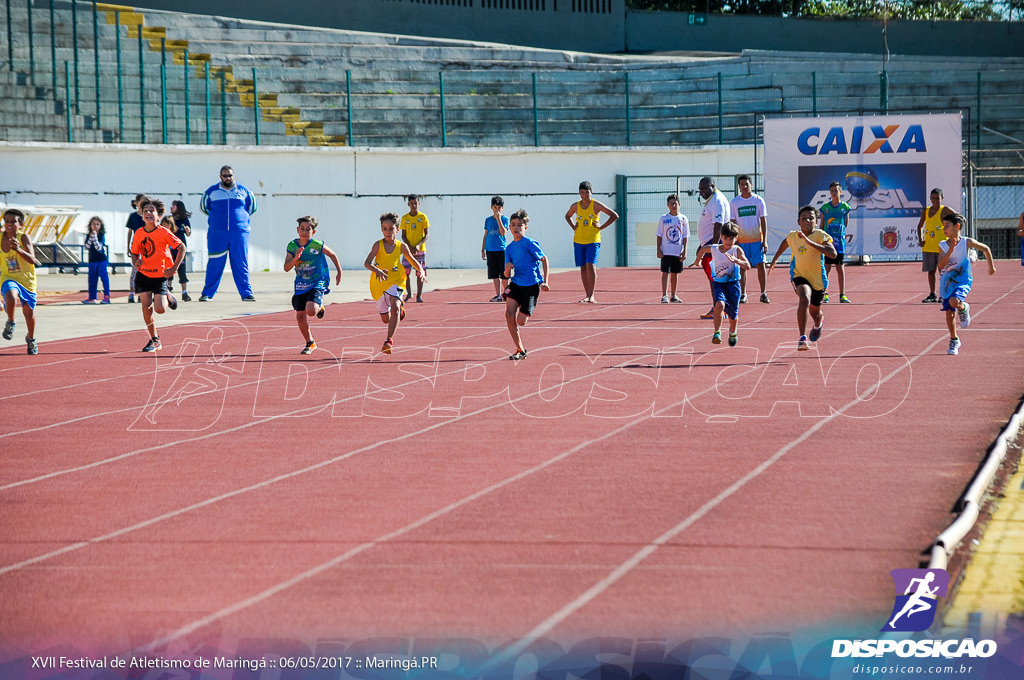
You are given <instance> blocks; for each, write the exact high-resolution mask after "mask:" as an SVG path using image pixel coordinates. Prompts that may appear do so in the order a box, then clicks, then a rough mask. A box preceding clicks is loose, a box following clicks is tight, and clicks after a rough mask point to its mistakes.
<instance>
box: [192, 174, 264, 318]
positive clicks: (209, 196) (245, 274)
mask: <svg viewBox="0 0 1024 680" xmlns="http://www.w3.org/2000/svg"><path fill="white" fill-rule="evenodd" d="M199 209H200V210H202V211H203V212H204V213H206V214H207V215H208V220H207V224H208V225H209V229H208V230H207V232H206V247H207V250H208V252H209V259H208V261H207V263H206V284H205V285H204V286H203V295H202V297H200V298H199V301H200V302H207V301H208V300H212V299H213V296H214V295H215V294H216V293H217V287H218V286H220V279H221V276H223V274H224V265H225V263H226V262H227V259H228V256H230V257H231V274H232V276H234V278H235V287H236V288H238V294H239V295H241V296H242V300H244V301H245V302H254V301H255V300H256V298H254V297H253V295H252V285H251V284H250V283H249V216H250V215H252V214H253V213H255V212H256V196H255V195H253V193H252V192H251V191H249V190H248V189H247V188H246V187H244V186H242V185H241V184H235V171H234V170H232V169H231V166H230V165H225V166H224V167H223V168H221V169H220V184H214V185H213V186H212V187H210V188H209V189H207V190H206V192H205V193H203V197H202V198H201V199H200V200H199Z"/></svg>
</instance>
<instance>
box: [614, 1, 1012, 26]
mask: <svg viewBox="0 0 1024 680" xmlns="http://www.w3.org/2000/svg"><path fill="white" fill-rule="evenodd" d="M626 5H627V6H628V7H629V8H630V9H635V10H659V11H669V12H707V11H710V12H711V13H712V14H747V15H750V14H759V15H762V16H786V17H822V16H838V17H848V18H861V19H881V18H882V17H889V18H891V19H916V20H927V21H1002V20H1006V19H1009V18H1011V16H1012V15H1013V14H1014V13H1016V14H1017V17H1018V18H1021V17H1022V16H1024V0H627V2H626Z"/></svg>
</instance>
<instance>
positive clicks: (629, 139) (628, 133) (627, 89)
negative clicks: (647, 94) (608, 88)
mask: <svg viewBox="0 0 1024 680" xmlns="http://www.w3.org/2000/svg"><path fill="white" fill-rule="evenodd" d="M629 119H630V115H629V71H626V146H633V141H632V136H631V134H630V132H631V130H630V124H629Z"/></svg>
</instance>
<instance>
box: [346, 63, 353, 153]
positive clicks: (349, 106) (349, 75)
mask: <svg viewBox="0 0 1024 680" xmlns="http://www.w3.org/2000/svg"><path fill="white" fill-rule="evenodd" d="M345 108H346V110H347V113H346V114H345V117H346V119H347V120H348V145H349V146H352V71H345Z"/></svg>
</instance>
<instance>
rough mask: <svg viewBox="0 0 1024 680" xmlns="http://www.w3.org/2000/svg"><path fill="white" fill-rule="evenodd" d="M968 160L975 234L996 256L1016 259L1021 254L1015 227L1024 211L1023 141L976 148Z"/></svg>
mask: <svg viewBox="0 0 1024 680" xmlns="http://www.w3.org/2000/svg"><path fill="white" fill-rule="evenodd" d="M971 160H972V163H971V167H970V168H969V170H970V172H969V174H970V175H972V176H973V178H974V184H975V186H976V187H977V188H976V190H975V192H974V197H975V205H974V215H975V233H976V234H977V238H978V240H979V241H981V242H982V243H985V244H986V245H988V247H989V248H991V249H992V255H993V256H995V257H996V258H997V259H1016V258H1017V257H1020V256H1021V241H1020V238H1019V237H1018V236H1017V227H1018V225H1019V224H1020V220H1021V215H1022V214H1024V143H1022V144H1021V145H1020V146H1019V147H1016V148H1003V149H998V150H993V149H981V150H976V151H975V152H974V154H973V155H972V159H971Z"/></svg>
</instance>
